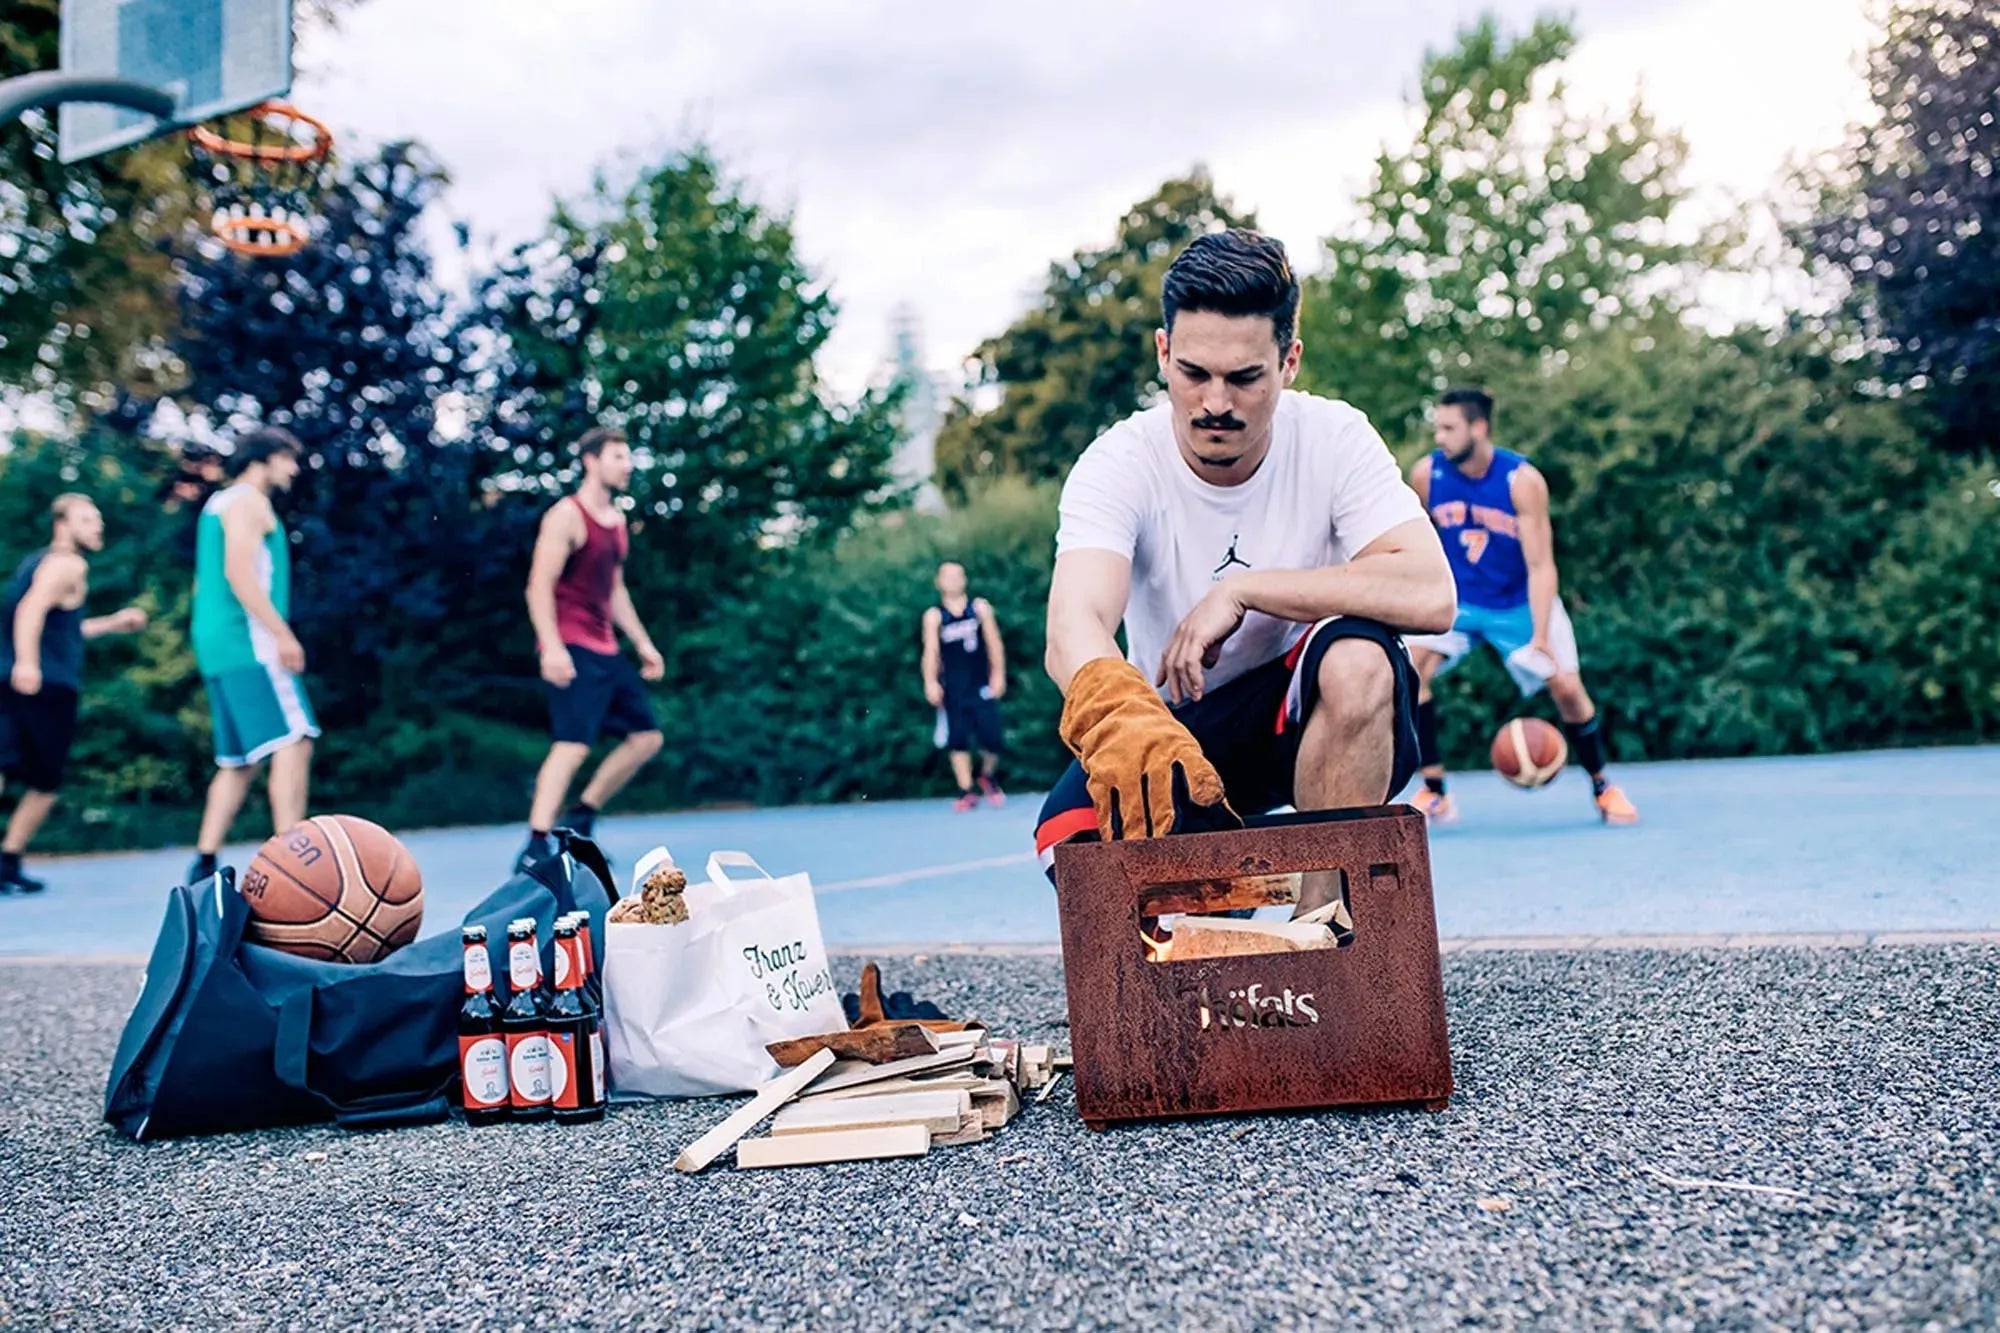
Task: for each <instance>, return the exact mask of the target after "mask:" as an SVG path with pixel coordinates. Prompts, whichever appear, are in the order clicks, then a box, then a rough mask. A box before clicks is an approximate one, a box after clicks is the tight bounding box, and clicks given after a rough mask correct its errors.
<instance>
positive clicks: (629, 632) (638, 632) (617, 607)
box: [549, 569, 659, 653]
mask: <svg viewBox="0 0 2000 1333" xmlns="http://www.w3.org/2000/svg"><path fill="white" fill-rule="evenodd" d="M549 598H550V601H551V602H553V601H554V599H555V590H554V585H553V584H551V585H550V591H549ZM611 623H612V624H614V625H616V626H617V627H618V628H619V629H621V630H623V631H624V632H625V637H626V638H627V639H629V640H631V643H632V646H633V647H634V648H637V649H638V650H639V651H640V652H642V653H650V652H657V651H659V650H658V649H656V648H654V647H653V636H652V635H650V634H648V633H646V625H645V622H643V621H641V620H640V619H639V608H638V607H636V606H634V605H632V593H631V590H630V589H628V588H627V587H626V586H625V571H624V570H622V569H621V570H619V571H618V577H617V579H616V580H614V581H613V583H612V585H611Z"/></svg>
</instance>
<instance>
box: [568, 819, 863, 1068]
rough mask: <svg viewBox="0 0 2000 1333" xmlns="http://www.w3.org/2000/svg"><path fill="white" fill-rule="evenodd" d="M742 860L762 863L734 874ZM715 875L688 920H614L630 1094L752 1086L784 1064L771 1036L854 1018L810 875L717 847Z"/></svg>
mask: <svg viewBox="0 0 2000 1333" xmlns="http://www.w3.org/2000/svg"><path fill="white" fill-rule="evenodd" d="M652 864H653V863H652V862H650V861H648V862H645V863H642V866H643V867H644V869H645V870H646V871H650V869H651V868H652ZM732 868H733V869H736V870H739V871H740V870H749V871H751V872H753V873H752V874H751V875H749V876H746V877H742V878H735V879H732V878H730V875H729V871H730V870H731V869H732ZM708 875H709V878H708V882H706V883H704V884H693V885H689V886H688V889H687V892H686V895H685V900H686V903H687V911H688V919H687V920H686V921H684V922H681V923H679V924H677V925H670V926H656V925H643V924H638V923H633V922H619V921H613V922H611V923H609V924H608V925H607V926H606V927H605V935H606V939H605V949H604V953H605V958H604V1025H605V1042H606V1045H607V1046H608V1048H609V1054H610V1065H611V1086H612V1091H613V1092H614V1094H616V1095H618V1096H621V1097H698V1096H706V1095H710V1094H714V1093H724V1092H741V1091H746V1090H748V1089H750V1088H754V1087H756V1086H757V1085H759V1084H760V1083H763V1082H764V1081H765V1080H767V1079H769V1078H771V1077H772V1076H773V1075H774V1074H775V1073H776V1072H777V1066H776V1065H775V1064H774V1063H773V1062H772V1060H771V1057H770V1055H769V1053H768V1052H766V1051H765V1049H764V1047H765V1044H766V1043H768V1042H774V1041H782V1040H786V1039H788V1038H792V1037H810V1036H816V1035H818V1034H819V1033H822V1032H834V1031H839V1030H841V1029H843V1028H845V1027H846V1026H847V1015H846V1013H845V1012H844V1011H843V1010H842V1008H841V1006H840V996H839V995H838V994H837V993H836V992H835V990H834V985H833V973H832V970H831V968H830V966H829V964H828V961H827V956H826V945H825V943H824V941H823V940H822V939H821V938H820V929H819V911H818V908H817V907H816V906H815V904H814V902H813V893H812V881H811V879H810V877H808V876H807V875H804V874H797V875H787V876H784V877H783V878H773V877H772V876H771V875H769V874H767V873H766V872H765V871H764V869H763V867H761V866H759V865H758V864H757V863H756V862H755V861H754V860H752V859H751V858H750V857H749V856H747V855H745V854H744V853H742V852H718V853H716V854H715V855H714V856H712V857H710V858H709V862H708ZM641 878H643V875H642V876H641Z"/></svg>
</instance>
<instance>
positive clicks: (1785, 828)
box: [0, 747, 2000, 957]
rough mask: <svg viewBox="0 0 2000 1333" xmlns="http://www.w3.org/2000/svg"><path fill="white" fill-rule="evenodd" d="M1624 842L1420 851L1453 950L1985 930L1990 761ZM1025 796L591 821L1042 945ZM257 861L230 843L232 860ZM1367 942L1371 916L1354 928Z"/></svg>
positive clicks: (132, 900) (46, 912)
mask: <svg viewBox="0 0 2000 1333" xmlns="http://www.w3.org/2000/svg"><path fill="white" fill-rule="evenodd" d="M1618 776H1619V779H1620V781H1621V782H1623V783H1624V784H1625V786H1626V788H1627V790H1629V791H1630V792H1631V793H1632V796H1633V799H1634V800H1635V801H1637V802H1638V804H1639V806H1640V809H1641V811H1642V813H1643V814H1644V817H1645V822H1644V823H1643V824H1641V825H1640V826H1639V827H1637V828H1631V829H1607V828H1604V827H1602V826H1601V825H1599V823H1598V822H1597V820H1596V817H1595V814H1594V812H1593V811H1592V810H1591V808H1590V804H1589V801H1588V799H1587V797H1586V791H1587V789H1586V787H1585V786H1584V784H1583V782H1582V779H1581V776H1580V775H1579V774H1577V773H1575V772H1570V773H1566V774H1565V775H1564V776H1563V777H1562V778H1561V779H1560V780H1558V781H1557V782H1556V783H1555V784H1554V785H1553V786H1552V787H1550V788H1548V789H1546V790H1544V791H1540V792H1534V793H1523V792H1517V791H1514V790H1512V789H1511V788H1508V787H1506V786H1505V785H1504V784H1503V783H1501V782H1500V781H1499V779H1497V778H1495V777H1493V776H1492V775H1490V774H1483V773H1482V774H1470V775H1465V776H1462V777H1459V778H1457V779H1454V782H1453V787H1452V791H1453V793H1454V795H1455V796H1457V798H1458V802H1459V805H1460V807H1461V809H1462V810H1463V812H1464V818H1463V819H1462V821H1461V822H1460V823H1458V824H1457V825H1455V826H1453V827H1451V828H1447V829H1442V830H1439V831H1437V832H1436V833H1435V834H1434V835H1433V837H1432V840H1431V856H1432V867H1433V871H1434V874H1435V880H1436V891H1437V908H1438V925H1439V928H1440V930H1441V932H1442V933H1443V934H1444V935H1445V936H1446V937H1447V938H1459V939H1462V938H1468V937H1491V936H1516V937H1518V936H1566V937H1579V936H1631V935H1652V936H1658V935H1704V936H1717V935H1724V936H1726V935H1739V934H1765V933H1789V934H1797V933H1826V932H1843V933H1854V932H1860V933H1866V934H1876V933H1882V932H1896V931H1929V932H1936V931H1986V930H1996V929H2000V870H1996V867H2000V747H1983V748H1976V749H1939V750H1921V751H1884V752H1877V753H1870V754H1854V755H1832V756H1820V757H1812V758H1788V759H1747V760H1729V761H1707V762H1694V763H1670V764H1647V765H1624V766H1621V767H1620V768H1619V770H1618ZM1036 807H1037V800H1036V798H1035V797H1033V796H1028V795H1021V796H1016V797H1015V798H1014V800H1013V801H1012V802H1011V803H1010V804H1009V805H1008V806H1007V807H1006V808H1005V809H1001V810H991V809H981V810H979V811H976V812H974V813H971V814H958V813H955V812H954V811H953V810H952V809H951V808H950V806H949V805H948V804H947V803H946V802H945V801H944V800H936V801H899V802H893V803H883V804H860V805H849V806H834V807H810V808H800V809H782V810H744V811H721V812H705V813H701V812H698V813H689V814H672V815H633V816H623V817H614V818H610V819H607V820H605V821H604V823H603V825H602V831H603V835H604V841H605V843H606V845H607V846H608V847H609V848H610V850H611V853H612V855H613V856H614V857H616V858H617V860H618V861H619V863H620V864H621V865H622V866H624V867H626V868H627V870H628V871H629V868H630V866H631V865H632V863H633V862H634V861H635V860H636V859H637V858H638V857H639V855H640V854H641V853H643V852H644V851H645V850H646V849H647V848H649V847H652V846H654V845H655V844H658V843H665V844H666V845H667V846H668V847H669V848H670V849H671V850H672V851H673V853H674V855H675V857H676V858H677V859H678V860H679V861H680V862H681V863H682V864H683V865H686V866H688V867H689V868H690V870H693V871H697V872H698V870H699V867H701V866H702V865H703V863H704V862H705V861H706V860H707V858H708V854H709V853H710V852H712V851H717V850H722V849H731V850H740V851H746V852H749V853H750V854H751V855H752V856H755V857H756V858H757V859H758V860H759V861H760V862H761V863H762V864H763V865H764V866H765V867H766V868H767V869H768V870H770V871H771V872H772V873H773V874H779V875H783V874H793V873H796V872H799V871H804V872H806V873H808V874H810V875H811V876H812V877H813V881H814V884H815V886H816V887H817V890H818V895H819V905H820V917H821V921H822V924H823V926H824V929H825V932H826V936H827V939H828V941H829V942H830V943H832V944H835V945H842V946H857V945H860V946H919V945H922V946H941V945H951V944H960V945H1000V946H1012V947H1023V946H1030V945H1052V944H1054V943H1055V941H1056V939H1057V935H1058V931H1057V926H1056V912H1055V902H1054V898H1053V896H1052V894H1051V892H1050V890H1049V888H1048V885H1047V883H1046V882H1045V881H1044V879H1043V878H1042V875H1041V872H1040V870H1039V868H1038V867H1037V865H1036V862H1035V857H1034V853H1033V845H1032V837H1033V826H1034V820H1035V811H1036ZM406 841H407V842H408V843H409V845H410V848H411V850H412V851H413V852H414V853H415V854H416V857H417V860H418V862H419V864H420V865H421V866H422V868H423V872H424V878H425V884H426V906H427V912H426V916H427V921H428V923H429V929H432V930H435V929H438V928H440V927H442V926H444V925H446V924H448V923H453V922H456V921H457V920H458V918H459V916H460V915H461V914H462V913H463V912H464V911H465V909H466V908H467V907H469V906H470V905H471V904H472V903H473V902H474V901H475V900H476V899H477V898H478V897H479V896H480V895H481V894H483V893H485V892H486V891H487V890H488V889H490V888H492V887H493V886H494V885H495V884H497V883H498V882H499V881H500V880H501V879H502V878H504V877H505V875H506V873H507V867H508V865H509V864H510V862H511V860H512V857H513V855H514V853H515V851H516V850H517V849H518V847H519V842H520V832H519V830H518V829H517V828H514V827H495V828H472V829H447V830H435V831H428V832H416V833H411V834H409V835H408V836H407V838H406ZM251 850H252V849H251V848H249V847H238V848H233V849H232V851H231V857H232V863H233V864H236V865H238V866H240V865H242V864H243V863H244V862H245V861H247V859H248V857H249V855H250V852H251ZM186 864H187V853H186V851H184V850H177V851H172V852H150V853H140V854H127V855H115V856H103V857H82V858H71V859H42V860H40V861H38V862H36V868H37V873H41V874H44V875H45V876H46V878H47V879H48V881H49V884H50V889H49V892H48V893H47V894H45V895H43V896H42V897H40V898H38V899H31V898H20V897H9V898H0V954H55V955H65V956H72V957H81V956H110V957H134V956H143V955H144V954H145V953H146V952H147V950H148V948H149V946H150V944H151V942H152V937H153V932H154V928H155V927H156V926H157V924H158V914H159V904H160V901H161V895H162V894H163V892H164V891H165V889H166V888H167V887H168V886H169V885H170V884H172V883H173V882H174V881H175V879H176V877H177V876H179V875H180V873H181V872H182V870H183V869H184V868H185V866H186ZM1357 925H1358V926H1361V927H1362V928H1364V929H1365V923H1360V922H1357Z"/></svg>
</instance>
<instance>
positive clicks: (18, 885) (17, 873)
mask: <svg viewBox="0 0 2000 1333" xmlns="http://www.w3.org/2000/svg"><path fill="white" fill-rule="evenodd" d="M47 887H48V885H46V884H44V883H42V881H40V880H38V879H36V878H35V877H34V876H32V875H30V874H29V873H28V872H27V871H25V870H23V869H21V867H20V866H18V865H17V866H12V867H10V868H9V869H8V870H7V871H6V873H5V874H3V875H0V893H40V892H41V891H42V890H43V889H46V888H47Z"/></svg>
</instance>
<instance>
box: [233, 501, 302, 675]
mask: <svg viewBox="0 0 2000 1333" xmlns="http://www.w3.org/2000/svg"><path fill="white" fill-rule="evenodd" d="M276 522H277V516H276V515H274V514H273V513H272V512H271V502H270V501H269V500H267V499H265V498H264V497H263V496H261V495H258V494H256V493H255V492H254V491H252V492H250V493H249V494H247V495H246V496H245V498H244V499H242V500H240V501H238V502H237V503H236V504H233V505H231V506H229V508H227V509H225V510H224V511H223V512H222V575H223V577H224V578H225V579H226V580H227V581H228V583H229V591H231V592H232V593H234V594H236V600H237V601H238V602H240V603H242V606H243V611H244V613H245V614H246V615H248V616H250V617H251V618H252V619H253V620H256V621H257V622H258V623H259V624H261V625H263V626H264V628H265V629H267V630H269V631H271V633H272V635H273V636H275V637H276V638H277V639H278V640H279V642H281V643H282V642H283V641H284V640H286V639H290V638H292V627H291V626H290V625H287V624H286V623H285V618H284V617H283V616H281V615H279V614H278V608H277V605H276V604H275V603H274V602H272V600H271V594H270V591H269V590H268V589H266V588H265V587H264V585H263V583H262V582H261V581H260V580H259V579H258V578H257V550H258V548H259V547H261V546H262V545H263V544H264V539H265V538H266V537H268V536H270V535H271V527H272V525H273V524H274V523H276Z"/></svg>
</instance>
